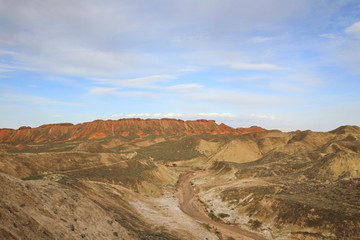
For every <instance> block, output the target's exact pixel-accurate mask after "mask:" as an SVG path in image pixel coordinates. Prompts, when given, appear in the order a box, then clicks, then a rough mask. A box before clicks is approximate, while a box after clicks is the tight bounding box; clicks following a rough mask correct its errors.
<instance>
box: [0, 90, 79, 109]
mask: <svg viewBox="0 0 360 240" xmlns="http://www.w3.org/2000/svg"><path fill="white" fill-rule="evenodd" d="M0 101H4V102H21V103H31V104H45V105H57V106H74V107H79V106H83V104H79V103H71V102H63V101H56V100H52V99H49V98H44V97H39V96H31V95H21V94H9V93H3V94H0Z"/></svg>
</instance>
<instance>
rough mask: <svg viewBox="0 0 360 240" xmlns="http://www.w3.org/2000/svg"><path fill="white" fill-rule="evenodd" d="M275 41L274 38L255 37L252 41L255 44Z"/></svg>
mask: <svg viewBox="0 0 360 240" xmlns="http://www.w3.org/2000/svg"><path fill="white" fill-rule="evenodd" d="M274 39H275V38H274V37H253V38H251V41H252V42H254V43H263V42H267V41H271V40H274Z"/></svg>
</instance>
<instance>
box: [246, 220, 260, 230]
mask: <svg viewBox="0 0 360 240" xmlns="http://www.w3.org/2000/svg"><path fill="white" fill-rule="evenodd" d="M248 223H249V224H250V225H251V227H252V228H254V229H257V228H259V227H261V225H262V222H260V221H259V220H253V219H250V220H249V222H248Z"/></svg>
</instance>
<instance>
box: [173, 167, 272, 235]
mask: <svg viewBox="0 0 360 240" xmlns="http://www.w3.org/2000/svg"><path fill="white" fill-rule="evenodd" d="M205 174H206V173H205V172H190V173H186V174H184V175H182V176H181V177H180V180H179V184H178V191H177V196H178V198H179V200H180V202H179V203H180V209H181V210H182V211H183V212H185V213H186V214H188V215H189V216H191V217H192V218H194V219H196V220H197V221H199V222H202V223H203V224H209V225H210V226H213V227H214V228H216V229H217V230H216V231H218V232H220V233H221V235H222V236H225V237H234V238H236V239H259V240H262V239H266V238H264V237H263V236H260V235H258V234H255V233H252V232H248V231H246V230H244V229H241V228H240V227H238V226H235V225H228V224H225V223H222V222H219V221H215V220H212V219H211V218H209V217H208V216H207V214H206V213H205V212H204V209H203V207H202V206H201V204H200V203H199V201H198V200H197V198H196V196H195V192H194V189H193V187H192V185H191V180H193V179H195V178H199V177H201V176H203V175H205Z"/></svg>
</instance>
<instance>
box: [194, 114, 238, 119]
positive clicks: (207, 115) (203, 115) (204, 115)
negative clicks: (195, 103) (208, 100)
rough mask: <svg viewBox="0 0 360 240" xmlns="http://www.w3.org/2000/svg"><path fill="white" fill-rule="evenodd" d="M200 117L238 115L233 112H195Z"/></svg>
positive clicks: (232, 116) (231, 116) (234, 116)
mask: <svg viewBox="0 0 360 240" xmlns="http://www.w3.org/2000/svg"><path fill="white" fill-rule="evenodd" d="M196 115H198V116H200V117H207V118H209V117H225V118H236V117H239V116H237V115H235V114H232V113H198V114H196Z"/></svg>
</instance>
